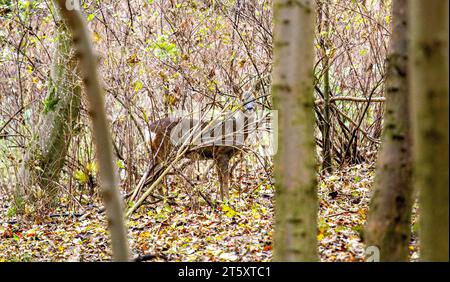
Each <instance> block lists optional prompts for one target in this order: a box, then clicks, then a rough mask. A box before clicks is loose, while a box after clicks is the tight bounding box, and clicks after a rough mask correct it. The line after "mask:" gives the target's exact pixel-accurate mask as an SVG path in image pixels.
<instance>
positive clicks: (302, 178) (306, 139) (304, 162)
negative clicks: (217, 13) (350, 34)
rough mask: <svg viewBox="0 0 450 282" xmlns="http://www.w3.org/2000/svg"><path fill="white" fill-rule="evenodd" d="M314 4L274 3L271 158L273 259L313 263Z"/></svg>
mask: <svg viewBox="0 0 450 282" xmlns="http://www.w3.org/2000/svg"><path fill="white" fill-rule="evenodd" d="M313 2H314V1H289V0H280V1H275V3H274V20H275V22H274V23H275V32H274V35H275V38H274V48H275V49H274V70H273V77H274V81H273V89H272V91H273V97H274V103H275V106H276V109H278V110H279V131H278V132H279V136H280V138H279V142H278V143H279V147H278V154H277V155H276V158H275V173H276V179H277V180H276V218H275V221H276V222H275V238H274V260H276V261H317V260H318V256H317V210H318V205H317V179H316V174H315V155H314V152H315V142H314V141H315V140H314V111H313V107H314V97H313V63H314V49H313V46H314V23H315V9H314V5H313Z"/></svg>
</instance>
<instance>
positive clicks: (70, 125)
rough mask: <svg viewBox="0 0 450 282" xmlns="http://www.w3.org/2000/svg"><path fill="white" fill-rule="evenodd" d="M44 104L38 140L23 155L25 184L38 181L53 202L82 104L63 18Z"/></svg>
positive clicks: (59, 27)
mask: <svg viewBox="0 0 450 282" xmlns="http://www.w3.org/2000/svg"><path fill="white" fill-rule="evenodd" d="M43 104H44V109H43V111H42V114H41V117H40V122H39V125H38V131H37V134H36V135H37V140H33V141H32V143H31V145H30V148H32V149H31V150H30V151H29V152H27V154H26V156H25V166H24V169H25V171H24V176H23V177H24V181H25V182H24V187H30V186H31V185H38V186H39V187H40V188H41V189H43V190H44V191H46V194H47V195H46V196H47V197H48V199H50V201H51V203H54V202H55V200H56V199H57V197H56V196H57V192H58V185H57V183H58V180H59V177H60V174H61V170H62V168H63V166H64V161H65V158H66V155H67V151H68V148H69V145H70V141H71V139H72V136H73V135H74V128H75V126H76V122H77V120H78V117H79V113H80V106H81V87H80V86H79V70H78V67H77V61H76V58H75V54H74V49H73V48H72V47H71V38H70V34H69V32H68V30H67V27H66V26H65V24H64V23H63V22H62V21H58V22H57V37H56V42H55V52H54V56H53V62H52V68H51V73H50V77H49V82H48V93H47V96H46V98H45V100H44V101H43Z"/></svg>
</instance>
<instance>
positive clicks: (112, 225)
mask: <svg viewBox="0 0 450 282" xmlns="http://www.w3.org/2000/svg"><path fill="white" fill-rule="evenodd" d="M55 2H56V3H57V5H58V6H59V9H60V11H61V15H62V16H63V17H64V19H65V20H66V22H67V26H68V27H69V29H70V30H71V32H72V38H73V43H74V45H75V49H76V50H77V59H78V60H79V62H80V69H81V72H82V76H83V82H84V85H85V87H86V92H87V97H88V101H89V115H90V117H91V120H92V127H93V135H94V140H95V149H96V152H97V159H98V163H99V176H100V186H101V187H102V196H103V201H104V203H105V207H106V212H107V216H108V223H109V229H110V233H111V242H112V250H113V259H114V260H115V261H128V257H129V253H128V243H127V237H126V231H125V224H124V217H123V210H122V199H121V196H120V194H119V189H118V183H117V175H116V171H115V169H114V161H113V155H112V140H111V135H110V132H109V126H108V121H107V119H106V113H105V103H104V98H103V96H104V93H103V88H102V87H101V85H100V81H99V78H98V73H97V58H96V56H95V55H94V50H93V47H92V43H91V40H90V33H89V31H88V29H87V26H86V23H85V21H84V19H83V17H82V16H81V13H80V12H79V11H77V10H76V9H70V10H69V9H68V7H67V6H66V1H65V0H55Z"/></svg>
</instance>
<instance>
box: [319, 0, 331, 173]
mask: <svg viewBox="0 0 450 282" xmlns="http://www.w3.org/2000/svg"><path fill="white" fill-rule="evenodd" d="M320 5H321V6H322V7H321V13H322V15H321V22H320V23H319V25H320V26H319V28H320V29H319V31H320V32H319V33H320V45H321V50H322V57H323V59H322V67H323V119H324V121H323V126H322V140H323V142H322V144H323V146H322V155H323V162H322V169H323V170H324V171H326V172H328V173H332V172H333V167H332V159H333V156H332V153H331V150H332V148H331V137H330V129H331V116H330V108H331V101H330V92H331V91H330V47H331V46H330V45H331V42H330V39H329V37H330V35H329V34H328V32H329V31H330V23H329V18H330V13H329V3H328V2H326V1H325V2H321V3H320Z"/></svg>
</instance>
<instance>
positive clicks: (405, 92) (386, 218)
mask: <svg viewBox="0 0 450 282" xmlns="http://www.w3.org/2000/svg"><path fill="white" fill-rule="evenodd" d="M408 4H409V0H396V1H394V2H393V11H392V39H391V45H390V51H389V55H388V57H387V74H386V87H385V88H386V110H385V117H384V129H383V144H382V148H381V152H380V155H379V158H378V167H377V173H376V179H375V184H374V194H373V196H372V200H371V204H370V212H369V216H368V225H367V228H366V234H365V239H366V245H367V246H377V247H378V248H379V249H380V259H381V260H382V261H408V260H409V259H408V258H409V256H408V254H409V249H408V247H409V241H410V237H411V207H412V193H413V188H412V179H411V175H412V173H411V170H412V169H411V167H412V164H411V133H410V120H409V102H410V101H409V100H410V99H409V95H410V94H409V87H408V81H409V74H408V13H409V11H408Z"/></svg>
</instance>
